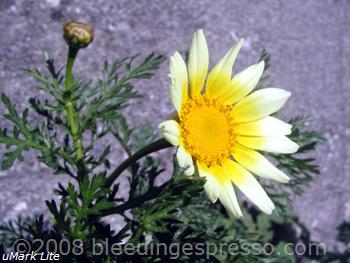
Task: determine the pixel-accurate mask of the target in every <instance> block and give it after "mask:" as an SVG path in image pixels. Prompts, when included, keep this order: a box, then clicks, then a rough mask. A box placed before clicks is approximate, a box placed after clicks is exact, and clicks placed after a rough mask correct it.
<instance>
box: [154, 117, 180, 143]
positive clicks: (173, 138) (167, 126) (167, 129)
mask: <svg viewBox="0 0 350 263" xmlns="http://www.w3.org/2000/svg"><path fill="white" fill-rule="evenodd" d="M158 128H159V129H161V133H162V134H163V136H164V138H165V139H166V140H167V141H168V142H170V143H171V144H172V145H174V146H178V145H179V136H180V126H179V124H178V123H177V122H176V121H174V120H168V121H164V122H162V123H160V124H159V125H158Z"/></svg>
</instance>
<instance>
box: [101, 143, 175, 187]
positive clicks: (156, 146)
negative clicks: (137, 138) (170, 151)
mask: <svg viewBox="0 0 350 263" xmlns="http://www.w3.org/2000/svg"><path fill="white" fill-rule="evenodd" d="M171 146H172V145H171V144H170V143H169V142H168V141H166V140H165V139H163V138H162V139H158V140H156V141H154V142H152V143H150V144H149V145H147V146H145V147H144V148H142V149H140V150H139V151H137V152H136V153H134V154H133V155H131V156H130V157H129V158H128V159H126V160H125V161H124V162H122V163H121V164H120V165H119V166H118V167H117V168H116V169H115V170H114V171H113V172H112V173H111V174H110V175H109V177H108V178H107V179H106V184H105V187H106V188H109V187H111V186H112V184H113V183H114V181H115V180H116V179H117V178H118V177H119V175H120V174H121V173H122V172H124V170H126V169H127V168H128V167H129V166H130V165H132V164H133V163H135V162H136V161H137V160H139V159H141V158H142V157H144V156H146V155H148V154H150V153H153V152H157V151H160V150H162V149H165V148H169V147H171Z"/></svg>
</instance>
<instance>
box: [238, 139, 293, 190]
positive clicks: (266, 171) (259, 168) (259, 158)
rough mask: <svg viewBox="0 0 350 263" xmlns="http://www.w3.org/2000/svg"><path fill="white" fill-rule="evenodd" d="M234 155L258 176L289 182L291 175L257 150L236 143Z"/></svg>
mask: <svg viewBox="0 0 350 263" xmlns="http://www.w3.org/2000/svg"><path fill="white" fill-rule="evenodd" d="M233 157H234V158H235V159H236V161H237V162H239V164H241V165H242V166H244V167H245V168H246V169H248V170H249V171H251V172H252V173H254V174H256V175H257V176H260V177H263V178H267V179H271V180H274V181H277V182H280V183H288V181H289V177H288V176H287V175H285V174H284V173H283V172H282V171H280V170H278V169H277V168H276V167H275V166H274V165H273V164H272V163H270V162H269V161H268V160H267V159H266V158H265V157H264V156H263V155H261V154H260V153H258V152H257V151H254V150H251V149H248V148H245V147H241V146H239V145H236V146H235V148H234V150H233Z"/></svg>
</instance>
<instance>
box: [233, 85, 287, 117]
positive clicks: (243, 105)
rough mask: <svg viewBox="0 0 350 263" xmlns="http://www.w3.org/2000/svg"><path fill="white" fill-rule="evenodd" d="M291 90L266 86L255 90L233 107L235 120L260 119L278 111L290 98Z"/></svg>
mask: <svg viewBox="0 0 350 263" xmlns="http://www.w3.org/2000/svg"><path fill="white" fill-rule="evenodd" d="M290 95H291V93H290V92H288V91H285V90H283V89H277V88H266V89H261V90H257V91H255V92H253V93H252V94H250V95H249V96H247V97H246V98H244V99H242V100H240V101H239V102H238V103H237V104H236V105H235V106H234V107H233V109H232V115H233V117H234V121H235V122H249V121H255V120H260V119H262V118H264V117H266V116H268V115H270V114H272V113H274V112H276V111H278V110H279V109H280V108H281V107H282V106H283V105H284V104H285V103H286V101H287V100H288V98H289V96H290Z"/></svg>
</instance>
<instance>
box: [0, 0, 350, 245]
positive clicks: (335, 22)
mask: <svg viewBox="0 0 350 263" xmlns="http://www.w3.org/2000/svg"><path fill="white" fill-rule="evenodd" d="M349 14H350V1H348V0H328V1H327V0H323V1H319V0H293V1H287V0H284V1H276V0H271V1H261V0H252V1H249V3H248V1H230V0H226V1H224V0H220V1H215V2H214V1H210V0H206V1H188V0H187V1H185V0H181V1H170V0H169V1H164V0H159V1H136V0H134V1H130V0H121V1H119V0H118V1H112V0H110V1H108V0H96V1H92V0H91V1H79V0H72V1H68V0H42V1H34V0H18V1H16V0H0V36H1V37H0V90H1V91H2V92H5V93H6V94H7V95H8V96H9V97H11V99H12V100H13V101H14V102H15V103H16V104H17V106H18V107H19V108H20V109H23V107H24V106H25V105H26V102H27V100H28V98H29V97H31V96H40V92H38V91H37V89H35V87H34V82H33V81H32V80H31V79H30V78H29V77H27V76H26V75H25V74H24V72H23V69H25V68H40V69H43V68H44V64H43V52H44V51H47V52H48V53H49V54H50V55H51V56H52V57H53V58H55V60H56V65H57V66H58V67H61V66H63V65H64V61H65V57H66V52H67V47H66V44H65V43H64V41H63V39H62V25H63V23H64V22H65V21H67V20H72V19H77V20H81V21H85V22H88V23H90V24H91V25H93V26H94V28H95V40H94V42H93V44H92V45H90V46H89V47H88V48H87V49H86V50H83V51H81V54H80V55H79V59H78V60H77V63H76V68H75V72H76V73H79V74H81V75H82V76H84V77H87V78H92V79H96V78H97V77H98V76H100V72H101V70H102V60H104V59H108V60H109V61H113V60H114V59H116V58H118V57H123V56H126V55H133V54H135V53H141V54H145V55H146V54H148V53H149V52H151V51H156V52H159V53H163V54H165V55H167V56H169V55H171V54H172V52H174V50H178V51H180V52H182V53H183V52H185V51H186V49H187V48H188V47H189V44H190V40H191V37H192V34H193V32H194V31H195V30H196V29H198V28H203V29H204V31H205V34H206V37H207V42H208V46H209V52H210V58H211V65H213V64H214V63H215V62H216V61H217V60H218V59H219V58H220V57H221V56H222V55H223V54H224V52H226V50H227V49H228V48H230V47H231V46H232V45H233V43H235V42H236V41H237V40H238V39H239V38H240V37H244V38H245V44H244V47H243V48H242V51H241V53H240V55H239V57H238V60H237V64H236V65H235V68H234V71H235V72H237V71H240V70H241V69H243V68H244V67H246V66H248V65H250V64H252V63H255V62H256V61H257V60H258V59H259V57H260V54H261V51H262V50H263V48H265V49H266V50H267V51H268V52H269V53H270V54H271V56H272V66H271V68H270V70H269V75H270V83H271V84H272V85H274V86H277V87H281V88H284V89H287V90H290V91H291V92H292V93H293V95H292V97H291V99H290V100H289V102H288V103H287V105H286V106H285V107H284V109H283V111H282V114H283V115H285V116H289V117H292V116H295V115H310V116H312V117H313V119H314V122H313V123H312V124H311V125H312V128H314V129H316V130H318V131H321V132H322V133H323V135H324V136H325V137H326V139H327V143H326V144H324V145H322V146H321V147H319V148H318V153H317V162H318V163H319V165H320V167H321V172H322V173H321V175H320V176H318V177H317V178H316V180H315V181H314V183H312V184H311V185H310V187H309V188H306V189H305V194H304V195H303V196H301V197H298V198H296V200H295V210H296V212H297V214H298V215H299V216H300V218H301V220H302V222H303V223H305V224H306V225H307V226H308V228H309V229H310V230H311V231H312V238H313V239H315V240H317V241H320V242H324V243H326V244H327V245H329V246H330V247H333V246H336V245H337V244H336V242H335V241H334V240H335V235H336V227H337V225H338V224H339V223H340V222H341V221H342V220H350V144H349V142H350V32H349V28H350V16H349ZM167 74H168V61H167V62H166V63H164V64H163V65H162V67H161V69H160V70H159V71H158V72H157V74H156V76H155V77H154V78H153V79H151V80H150V81H146V82H143V85H139V86H138V90H139V91H140V93H141V94H143V95H144V96H145V99H143V100H139V101H136V102H134V103H133V104H132V105H131V107H130V108H129V110H128V116H129V121H130V123H143V122H145V121H151V122H152V125H153V126H154V127H156V126H157V124H158V123H159V122H160V121H162V120H164V119H165V118H166V117H167V115H168V114H169V113H170V112H171V111H172V106H171V105H170V101H169V98H168V88H169V79H168V77H167ZM0 110H2V111H3V110H4V108H3V106H2V105H1V106H0ZM0 122H1V123H2V122H3V120H2V119H0ZM0 151H2V152H3V148H0ZM116 152H118V151H116ZM25 157H26V158H25V161H24V162H22V163H20V162H16V164H15V165H14V166H13V167H12V168H11V169H10V170H8V171H1V172H0V219H9V218H13V217H14V216H16V215H18V214H33V213H40V212H43V211H45V210H46V207H45V204H44V200H46V199H51V198H52V189H53V188H54V187H55V186H56V185H57V183H58V182H62V181H64V179H63V177H59V176H54V175H52V173H51V171H50V170H49V169H48V168H46V167H45V166H41V165H38V163H37V162H36V160H35V158H34V154H33V153H28V154H27V155H26V156H25ZM122 159H123V156H122V155H120V154H119V155H118V154H116V158H115V160H112V162H113V163H118V162H119V161H121V160H122Z"/></svg>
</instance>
